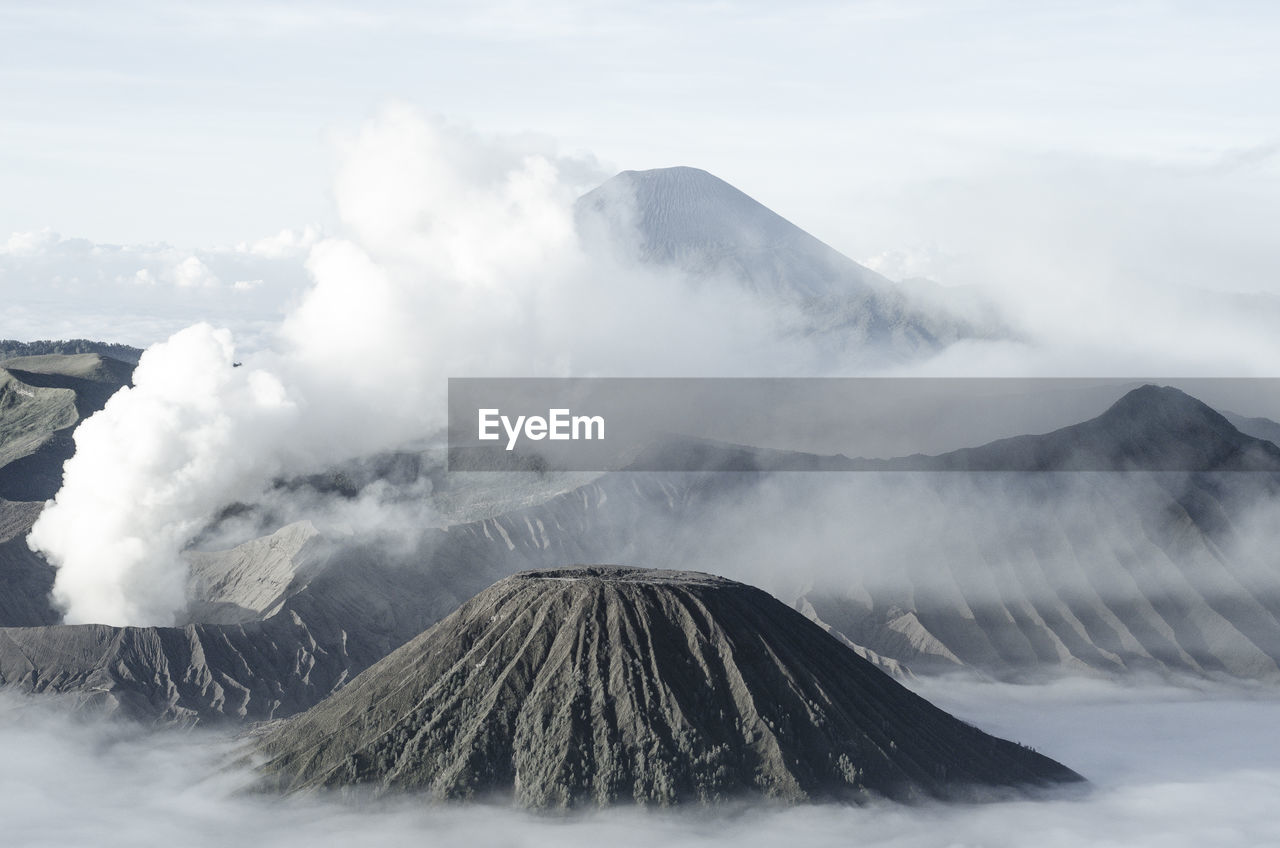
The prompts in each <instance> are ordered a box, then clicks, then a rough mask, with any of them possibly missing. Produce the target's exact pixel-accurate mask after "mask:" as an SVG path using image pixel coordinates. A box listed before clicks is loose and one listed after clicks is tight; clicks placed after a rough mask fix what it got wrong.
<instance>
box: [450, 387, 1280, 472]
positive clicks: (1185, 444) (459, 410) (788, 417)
mask: <svg viewBox="0 0 1280 848" xmlns="http://www.w3.org/2000/svg"><path fill="white" fill-rule="evenodd" d="M1277 420H1280V380H1277V379H1252V378H1233V379H1206V378H1186V379H1169V378H1166V379H1158V380H1147V379H1133V380H1116V379H1089V378H1057V379H972V378H967V379H921V378H911V379H886V378H822V379H779V378H769V379H740V378H739V379H727V378H723V379H722V378H687V379H666V378H663V379H658V378H654V379H645V378H575V379H537V378H535V379H479V378H477V379H472V378H459V379H451V380H450V381H449V432H448V437H449V467H450V470H468V471H517V470H522V471H611V470H623V469H625V470H631V471H1139V470H1146V471H1280V448H1277V446H1276V442H1277V441H1280V424H1278V423H1276V422H1277Z"/></svg>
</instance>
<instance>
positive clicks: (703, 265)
mask: <svg viewBox="0 0 1280 848" xmlns="http://www.w3.org/2000/svg"><path fill="white" fill-rule="evenodd" d="M576 217H577V225H578V231H579V233H580V235H581V236H582V238H583V241H584V243H585V244H586V245H587V246H588V247H589V248H590V249H601V248H604V249H607V250H611V251H614V252H616V253H618V254H620V255H622V256H624V257H626V258H628V259H632V260H638V261H640V262H641V263H644V264H648V265H652V266H659V267H667V268H673V269H677V270H679V271H680V272H682V273H684V274H685V275H687V276H688V277H689V278H690V280H691V281H692V282H694V283H695V284H701V283H703V282H705V281H708V280H720V281H728V282H730V283H732V284H735V285H737V286H739V287H741V288H743V289H745V290H747V291H749V292H751V293H753V294H756V295H759V296H760V297H761V298H764V299H766V300H768V301H772V302H775V303H782V304H785V305H787V306H789V307H792V308H794V309H795V310H797V312H798V314H799V318H800V324H801V325H800V326H797V327H794V328H792V331H793V332H794V333H795V334H797V335H800V336H805V337H808V338H810V339H812V340H815V341H817V342H820V343H821V344H822V345H823V346H824V347H827V348H830V349H831V352H832V353H834V354H841V353H848V352H851V351H855V352H858V351H860V352H864V353H865V352H868V351H878V352H879V353H881V354H890V355H891V358H895V359H901V358H903V357H904V356H906V357H910V356H913V355H916V354H919V353H921V352H923V351H930V350H937V349H940V348H941V347H944V346H946V345H947V344H949V343H951V342H952V341H955V340H958V339H960V338H970V337H975V336H985V337H991V336H1007V331H1006V330H1004V329H1003V328H1002V327H994V326H993V327H986V328H985V329H982V330H979V329H977V328H975V326H974V325H973V324H972V323H971V322H970V321H969V320H967V319H961V318H959V317H957V315H955V314H952V313H951V312H948V311H946V310H945V308H942V307H937V306H928V307H927V306H925V305H924V304H923V302H916V301H915V300H913V299H912V297H911V296H910V295H908V294H906V293H904V291H902V290H901V289H899V287H897V286H896V285H895V284H894V283H893V282H892V281H890V280H888V279H886V278H885V277H882V276H881V275H880V274H877V273H876V272H875V271H872V270H871V269H870V268H866V267H864V266H862V265H859V264H858V263H857V262H854V261H853V260H852V259H850V258H849V257H847V256H845V255H844V254H842V253H840V252H839V251H837V250H835V249H834V248H832V247H830V246H829V245H827V244H825V243H823V242H822V241H820V240H819V239H817V238H815V237H814V236H812V235H810V234H809V233H807V232H805V231H804V230H803V229H801V228H800V227H798V226H796V225H795V224H793V223H792V222H791V221H789V220H787V219H786V218H784V217H782V216H781V215H779V214H778V213H776V212H774V211H773V210H772V209H769V208H768V207H767V206H765V205H764V204H762V203H760V202H758V201H757V200H755V199H753V198H752V197H750V196H749V195H747V194H746V193H744V192H742V191H740V190H739V189H737V188H735V187H734V186H732V185H730V184H729V183H727V182H725V181H724V180H722V179H720V178H719V177H717V176H715V175H714V174H711V173H709V172H707V171H704V170H701V169H699V168H691V167H688V166H679V167H672V168H656V169H653V170H649V171H623V172H622V173H620V174H618V175H616V176H614V177H613V178H611V179H609V180H607V181H606V182H605V183H604V184H603V185H601V186H599V187H598V188H596V189H594V190H592V191H590V192H588V193H587V194H585V195H583V196H582V197H581V198H579V199H578V205H577V209H576Z"/></svg>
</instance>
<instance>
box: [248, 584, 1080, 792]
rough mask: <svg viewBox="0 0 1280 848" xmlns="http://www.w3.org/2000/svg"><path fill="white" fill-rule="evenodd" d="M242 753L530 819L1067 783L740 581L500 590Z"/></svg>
mask: <svg viewBox="0 0 1280 848" xmlns="http://www.w3.org/2000/svg"><path fill="white" fill-rule="evenodd" d="M260 745H261V748H262V750H263V751H264V752H265V753H266V754H267V755H268V756H269V757H270V759H269V760H268V761H267V762H266V764H265V765H264V766H263V770H264V772H265V773H266V774H267V775H269V778H268V780H269V782H270V783H272V784H274V785H276V786H278V787H279V788H282V789H286V790H299V789H304V788H308V787H321V786H346V785H366V786H373V787H378V788H393V789H412V790H426V791H428V792H430V793H432V794H434V795H436V796H438V797H444V798H474V797H484V796H486V795H490V794H503V795H510V794H513V795H514V798H515V800H516V802H517V803H519V804H522V805H526V806H533V807H548V806H551V807H561V806H573V805H579V804H611V803H617V802H636V803H644V804H671V803H676V802H680V801H715V800H720V799H726V798H730V797H733V796H735V795H738V794H740V793H744V792H748V793H759V794H763V795H766V796H771V797H775V798H779V799H784V800H788V801H801V800H807V799H820V798H836V799H847V800H860V799H864V798H867V797H869V796H871V795H877V794H878V795H886V796H889V797H894V798H914V797H923V796H952V795H955V794H956V793H958V792H963V791H965V790H968V789H970V788H971V787H974V786H1000V787H1005V786H1025V785H1046V784H1050V783H1055V782H1060V781H1074V780H1079V779H1080V778H1079V776H1078V775H1076V774H1075V773H1074V772H1072V771H1071V770H1069V769H1067V768H1066V767H1064V766H1062V765H1060V764H1058V763H1056V762H1054V761H1052V760H1050V759H1048V758H1046V757H1044V756H1041V755H1039V754H1037V753H1035V752H1033V751H1031V750H1029V749H1027V748H1024V747H1021V746H1019V745H1017V744H1014V743H1012V742H1007V741H1004V740H1001V739H996V738H994V737H992V736H989V735H987V734H985V733H983V732H982V731H980V730H978V729H976V728H974V727H972V726H970V725H967V724H965V723H964V722H961V721H959V720H957V719H955V718H953V717H951V716H949V715H947V714H946V713H944V712H943V711H941V710H939V709H937V708H936V707H934V706H932V705H931V704H929V703H928V702H926V701H925V700H924V699H922V698H920V697H918V696H916V695H914V694H912V693H911V692H910V691H908V690H907V689H905V688H903V687H902V686H901V685H900V684H898V683H896V682H895V681H893V680H892V679H891V678H890V677H888V676H887V675H885V674H884V673H882V672H880V671H879V670H877V669H876V668H874V667H873V666H872V665H870V664H869V663H867V662H866V661H865V660H863V659H862V658H860V657H859V656H857V654H855V653H854V652H853V651H851V650H849V649H848V648H847V647H845V646H844V645H842V644H841V643H840V642H838V641H837V640H836V639H834V638H833V637H832V636H830V635H828V634H827V633H826V632H825V631H823V630H822V629H821V628H820V627H818V626H817V625H815V624H813V623H812V622H810V621H809V620H808V619H806V618H804V617H803V616H801V615H800V614H799V613H797V612H795V611H794V610H792V609H790V608H788V607H786V606H785V605H783V604H782V603H780V602H778V601H777V600H775V599H774V598H772V597H770V596H769V595H768V594H766V593H764V592H762V591H760V590H759V589H755V588H753V587H750V586H746V585H743V584H740V583H735V582H733V581H730V580H726V579H723V578H719V577H712V576H710V575H706V574H699V573H694V572H672V571H656V570H641V569H628V568H618V567H573V568H567V569H552V570H548V571H534V572H525V573H522V574H518V575H516V576H513V577H510V578H507V579H505V580H502V581H500V582H499V583H497V584H495V585H494V586H492V587H490V588H489V589H487V590H485V591H484V592H482V593H481V594H479V595H478V596H476V597H475V598H473V599H472V600H470V601H468V602H467V603H466V604H464V605H463V606H462V607H461V608H460V609H459V610H458V611H457V612H455V613H454V614H452V615H450V616H449V617H448V618H446V619H445V620H444V621H442V622H440V623H439V624H437V625H436V626H435V627H433V628H431V629H430V630H428V631H427V632H425V633H423V634H422V635H421V636H419V637H418V638H416V639H414V640H413V641H412V642H410V643H409V644H407V645H405V646H404V647H403V648H401V649H400V650H398V651H396V652H395V653H393V654H392V655H391V656H389V657H387V658H386V659H385V660H383V661H382V662H380V663H378V664H377V665H376V666H374V667H373V668H371V669H369V670H368V671H366V672H365V673H364V674H363V675H361V676H360V677H359V678H358V679H357V680H355V681H353V682H352V683H351V684H350V685H349V686H347V687H346V688H344V689H343V690H341V691H340V692H338V693H337V694H335V695H333V696H331V697H330V698H328V699H327V700H325V701H324V702H323V703H321V704H320V705H318V706H317V707H315V708H313V709H312V710H310V711H309V712H307V713H305V714H303V715H301V716H297V717H295V718H294V719H291V720H289V721H288V722H286V723H285V724H284V725H282V726H281V727H280V728H278V729H276V730H274V731H273V732H271V733H270V734H269V735H267V736H266V737H265V738H264V739H263V740H262V741H261V742H260Z"/></svg>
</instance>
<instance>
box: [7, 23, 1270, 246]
mask: <svg viewBox="0 0 1280 848" xmlns="http://www.w3.org/2000/svg"><path fill="white" fill-rule="evenodd" d="M1278 8H1280V7H1276V6H1275V5H1274V4H1270V3H1266V2H1257V3H1214V4H1205V3H1186V2H1111V3H1081V2H1070V3H1058V2H1039V3H1011V2H975V1H974V0H968V2H965V0H955V1H954V2H936V3H935V2H918V0H917V2H853V3H849V2H839V3H821V2H817V3H788V4H778V3H735V2H705V3H665V2H656V3H655V2H646V3H578V2H536V3H528V2H507V3H492V2H489V3H485V2H480V3H475V2H434V3H432V2H428V3H394V2H392V3H388V2H373V3H328V4H324V3H309V4H288V3H278V2H277V3H271V2H267V3H262V2H255V3H241V2H227V3H190V2H187V3H183V2H145V0H144V1H143V2H120V3H110V4H106V3H68V2H49V3H37V2H26V3H24V2H12V1H11V0H10V2H4V3H3V4H0V103H2V104H3V105H2V106H0V151H2V155H0V186H3V197H4V201H3V203H2V204H0V232H2V233H8V232H14V231H23V230H31V229H39V228H41V227H46V226H48V227H52V228H54V229H55V230H58V231H59V232H62V233H64V234H68V235H76V236H83V237H86V238H90V239H93V240H95V241H109V242H144V241H154V240H163V241H168V242H170V243H175V244H179V245H183V246H212V245H214V244H218V243H233V242H237V241H242V240H246V239H255V238H260V237H262V236H265V235H268V234H270V233H274V232H276V231H278V230H280V229H281V228H283V227H298V226H302V225H304V224H307V223H321V224H323V223H325V221H326V216H327V215H329V214H330V212H329V208H328V206H329V203H328V196H327V193H328V186H329V180H330V172H331V168H332V162H331V160H332V152H331V136H332V134H333V133H334V132H341V131H344V130H347V129H350V128H351V127H353V126H354V125H356V124H358V123H359V122H360V120H362V119H363V118H364V117H366V116H368V115H369V114H371V113H372V112H374V111H375V110H376V109H377V108H378V107H379V106H380V105H381V104H383V103H385V102H386V101H388V100H391V99H398V100H403V101H406V102H408V103H411V104H413V105H415V106H418V107H419V108H421V109H423V110H425V111H426V112H428V113H431V114H439V115H443V116H444V117H446V118H448V119H450V120H453V121H457V122H460V123H463V124H468V125H471V126H473V127H474V128H476V129H477V130H480V131H483V132H491V133H526V132H528V133H536V134H540V135H543V136H545V137H546V138H547V139H549V140H553V141H554V142H555V143H557V144H558V145H559V147H560V148H561V149H562V150H565V151H569V152H573V151H587V152H590V153H591V154H594V155H595V156H597V157H599V159H600V160H601V161H602V163H604V164H605V166H606V167H609V168H612V167H617V168H647V167H655V166H663V165H671V164H689V165H696V166H700V167H703V168H706V169H708V170H710V171H712V172H714V173H716V174H718V175H720V176H722V177H724V178H725V179H727V180H729V181H730V182H732V183H734V184H736V185H738V186H739V187H741V188H743V189H744V190H746V191H748V193H750V194H753V195H755V196H757V197H758V198H759V199H761V200H762V201H764V202H765V203H766V204H767V205H769V206H771V207H772V208H774V209H776V210H778V211H781V212H782V213H783V214H784V215H787V216H789V217H791V218H793V219H795V220H798V222H800V223H801V224H802V225H804V226H806V227H807V228H809V229H811V230H813V231H815V232H816V233H817V234H818V235H820V236H821V237H824V238H826V239H828V240H831V241H835V242H840V243H841V244H842V246H843V247H845V248H846V249H851V250H852V249H854V248H856V247H858V246H859V242H860V240H870V239H880V238H882V237H881V236H880V235H878V234H874V233H872V234H867V235H865V236H864V235H863V234H862V233H860V232H858V231H857V228H856V227H854V226H853V224H852V223H851V222H856V221H857V220H858V219H861V218H870V217H875V216H874V214H873V213H874V212H875V210H874V209H873V208H869V207H874V206H875V205H877V204H879V205H881V206H882V207H883V206H888V205H889V204H890V203H892V202H895V201H896V202H897V203H898V204H901V203H902V202H903V199H904V197H906V196H907V195H908V194H909V193H910V192H912V191H916V190H919V187H920V186H921V185H923V184H926V183H927V182H928V181H930V180H944V181H945V180H952V181H954V180H964V179H967V178H971V177H975V176H976V175H980V174H982V173H984V172H986V171H988V170H991V169H999V170H1002V171H1003V170H1006V169H1007V168H1008V167H1009V166H1010V165H1011V163H1012V165H1013V166H1015V167H1024V166H1026V165H1027V164H1028V163H1031V164H1032V165H1034V164H1035V162H1036V160H1037V159H1039V160H1046V159H1047V160H1048V164H1047V165H1045V167H1051V166H1053V165H1054V163H1058V164H1062V163H1067V162H1070V161H1072V160H1075V159H1077V158H1079V159H1088V160H1091V161H1093V162H1095V163H1097V164H1099V166H1103V165H1105V163H1114V162H1128V163H1132V164H1134V165H1135V166H1139V167H1151V168H1215V167H1216V168H1222V169H1229V168H1232V167H1248V168H1253V169H1257V170H1259V171H1262V172H1265V174H1266V175H1267V177H1268V178H1269V179H1274V178H1275V177H1276V175H1277V170H1278V166H1277V161H1276V151H1277V145H1278V144H1280V110H1276V109H1275V108H1274V106H1273V105H1272V103H1273V101H1274V97H1275V92H1276V91H1277V90H1280V51H1277V50H1276V49H1275V45H1276V43H1277V35H1280V12H1278V11H1277V9H1278ZM1041 164H1044V163H1043V162H1042V163H1041ZM879 214H882V215H883V214H892V213H889V212H886V211H885V210H883V209H882V210H881V211H880V213H879ZM862 229H865V227H864V228H862ZM921 235H927V233H922V234H921ZM851 243H852V244H851ZM880 246H882V245H881V243H880V242H879V241H877V242H876V243H875V244H874V245H872V244H868V245H867V247H880ZM855 252H856V250H855Z"/></svg>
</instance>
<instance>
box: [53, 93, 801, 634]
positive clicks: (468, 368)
mask: <svg viewBox="0 0 1280 848" xmlns="http://www.w3.org/2000/svg"><path fill="white" fill-rule="evenodd" d="M566 174H568V175H572V174H590V176H589V177H588V179H590V180H593V181H594V180H598V179H599V177H600V175H599V174H594V173H591V172H590V168H589V167H587V166H586V165H584V163H582V162H580V161H576V160H562V159H557V158H555V157H554V156H551V155H548V154H546V153H539V152H533V153H530V152H527V151H525V150H522V149H520V148H519V146H517V145H514V144H512V143H509V142H501V141H496V142H495V141H486V140H484V139H481V138H479V137H478V136H476V135H475V134H473V133H470V132H466V131H462V130H458V129H456V128H451V127H448V126H445V125H443V124H441V123H439V122H432V121H429V120H426V119H424V118H422V117H421V116H419V115H418V114H416V113H415V112H413V111H412V110H409V109H407V108H401V107H397V108H392V109H389V110H387V111H386V112H385V113H384V114H383V115H381V116H380V117H379V118H378V119H376V120H374V121H372V122H370V123H369V124H368V125H367V126H365V127H364V128H363V129H362V130H361V131H360V132H359V133H357V134H356V135H354V136H353V137H352V138H350V139H348V140H347V141H346V143H345V150H344V160H343V165H342V167H341V169H340V171H339V173H338V177H337V181H336V191H335V196H336V200H337V205H338V212H339V216H340V220H341V223H342V227H343V235H344V237H342V238H330V239H326V240H323V241H320V242H318V243H316V244H315V245H314V246H313V247H312V248H311V250H310V255H309V259H308V262H307V267H308V270H309V272H310V274H311V276H312V279H313V284H312V286H311V288H310V289H309V290H307V291H306V292H305V294H304V295H303V296H302V298H301V299H300V301H299V303H298V305H297V306H296V308H294V309H293V310H292V311H291V312H290V313H289V314H288V315H287V316H286V318H285V319H284V321H283V322H282V324H281V325H280V327H279V328H278V330H277V332H276V333H275V334H274V342H273V344H272V345H271V349H270V350H267V351H263V352H261V353H259V354H257V355H255V356H251V357H246V361H245V364H244V367H242V368H236V367H234V363H235V360H236V352H235V343H234V340H233V338H232V336H231V334H230V332H228V331H226V330H215V329H214V328H212V327H210V326H208V325H204V324H202V325H197V326H194V327H190V328H188V329H186V330H183V331H181V332H179V333H177V334H176V335H174V336H173V337H172V338H171V339H170V340H169V341H168V342H166V343H165V344H162V345H157V346H155V347H153V348H152V349H150V350H149V351H147V353H146V354H145V355H144V357H143V360H142V362H141V364H140V366H139V368H138V370H137V372H136V374H135V376H134V382H135V386H134V388H132V389H130V390H128V391H123V392H121V393H120V395H119V396H118V397H115V398H113V399H112V400H111V402H110V403H109V404H108V405H107V407H106V408H105V409H104V410H103V411H102V412H100V413H98V414H97V415H95V416H93V417H92V418H91V419H90V420H89V421H87V422H85V423H84V424H83V425H82V426H81V427H80V428H79V429H78V430H77V432H76V437H75V438H76V454H75V456H74V457H73V459H72V460H70V461H69V462H68V463H67V465H66V468H65V477H64V483H63V487H62V489H61V491H59V493H58V495H57V497H56V499H55V500H54V501H53V502H52V504H51V505H50V506H49V507H48V508H47V509H46V510H45V512H44V514H43V515H42V516H41V518H40V520H39V521H38V522H37V524H36V525H35V527H34V528H33V530H32V532H31V535H30V537H29V542H30V544H31V546H32V547H33V548H35V549H36V550H39V551H40V552H42V553H43V554H45V556H46V557H48V559H49V560H50V561H51V562H52V563H53V564H54V565H55V566H56V567H57V569H58V574H57V579H56V583H55V587H54V596H55V599H56V601H57V603H58V604H59V605H61V606H62V608H63V609H64V610H65V612H66V619H67V621H68V622H73V623H74V622H99V623H107V624H117V625H123V624H168V623H171V622H172V621H173V617H174V614H175V612H176V611H178V610H180V609H181V608H182V606H183V604H184V600H185V599H184V585H185V578H186V567H185V565H184V564H183V562H182V559H181V557H180V556H179V553H180V551H181V550H182V548H183V547H184V546H185V545H186V544H188V543H189V542H190V541H191V540H192V539H193V538H194V537H195V536H196V535H197V534H198V533H199V531H200V530H201V529H202V528H203V527H204V526H206V525H207V524H208V523H209V522H210V521H211V520H212V519H213V518H214V517H215V516H216V515H217V513H218V511H219V510H220V509H221V508H222V507H223V506H225V505H227V504H229V503H232V502H235V501H240V500H252V499H253V498H254V497H255V496H257V495H259V494H261V493H262V492H263V491H264V490H265V489H266V488H267V487H268V486H269V485H270V484H271V482H272V481H273V480H274V479H276V478H278V477H279V476H281V475H288V474H299V473H309V472H312V471H315V470H319V469H320V468H322V467H324V466H326V465H329V464H332V463H335V462H340V461H343V460H346V459H349V458H353V457H357V456H362V455H365V454H368V453H369V452H372V451H377V450H382V449H389V448H393V447H396V446H399V445H401V444H404V443H405V442H407V441H410V440H415V439H417V440H421V439H423V438H426V437H429V436H431V435H432V434H434V433H435V432H437V431H438V430H439V429H440V428H441V427H442V426H443V423H444V411H445V410H444V397H445V389H446V385H447V383H446V379H447V378H448V377H450V376H485V375H503V376H520V375H529V376H535V375H536V376H566V375H569V374H578V375H594V374H627V373H629V372H634V371H635V369H637V368H643V369H644V371H643V372H642V373H644V374H646V375H664V374H679V375H682V376H687V375H691V374H699V373H706V374H716V373H765V374H769V373H774V374H786V373H792V372H794V370H795V365H796V364H797V363H796V362H795V359H794V357H793V355H792V354H790V353H788V352H787V351H784V350H783V349H781V348H777V347H771V346H770V345H769V344H768V343H763V344H762V343H761V341H760V340H761V339H767V338H770V337H771V336H776V335H777V334H776V333H775V332H773V330H774V328H775V326H776V321H777V317H776V316H775V315H773V314H770V312H769V311H768V310H767V309H766V308H765V307H764V306H762V305H756V304H752V303H751V302H750V301H749V300H748V298H747V296H746V295H745V294H742V293H738V294H734V293H732V292H731V291H729V290H727V289H722V288H719V287H716V286H708V287H702V288H700V289H698V290H697V291H693V290H691V289H690V287H688V286H686V285H685V284H684V281H683V280H681V279H679V278H677V277H675V276H674V275H662V274H658V273H656V272H646V271H642V270H638V269H635V268H624V267H622V266H620V265H617V264H614V263H613V261H612V260H610V259H609V258H607V257H600V256H594V255H590V256H589V255H588V254H587V253H586V252H584V251H583V250H582V248H581V247H580V245H579V243H578V240H577V236H576V235H575V231H574V224H573V201H574V199H575V198H576V197H577V196H579V195H580V194H581V193H582V191H583V190H584V189H585V188H586V187H587V186H586V185H584V184H582V183H581V182H578V181H575V180H574V179H573V178H571V177H566V176H565V175H566Z"/></svg>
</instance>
